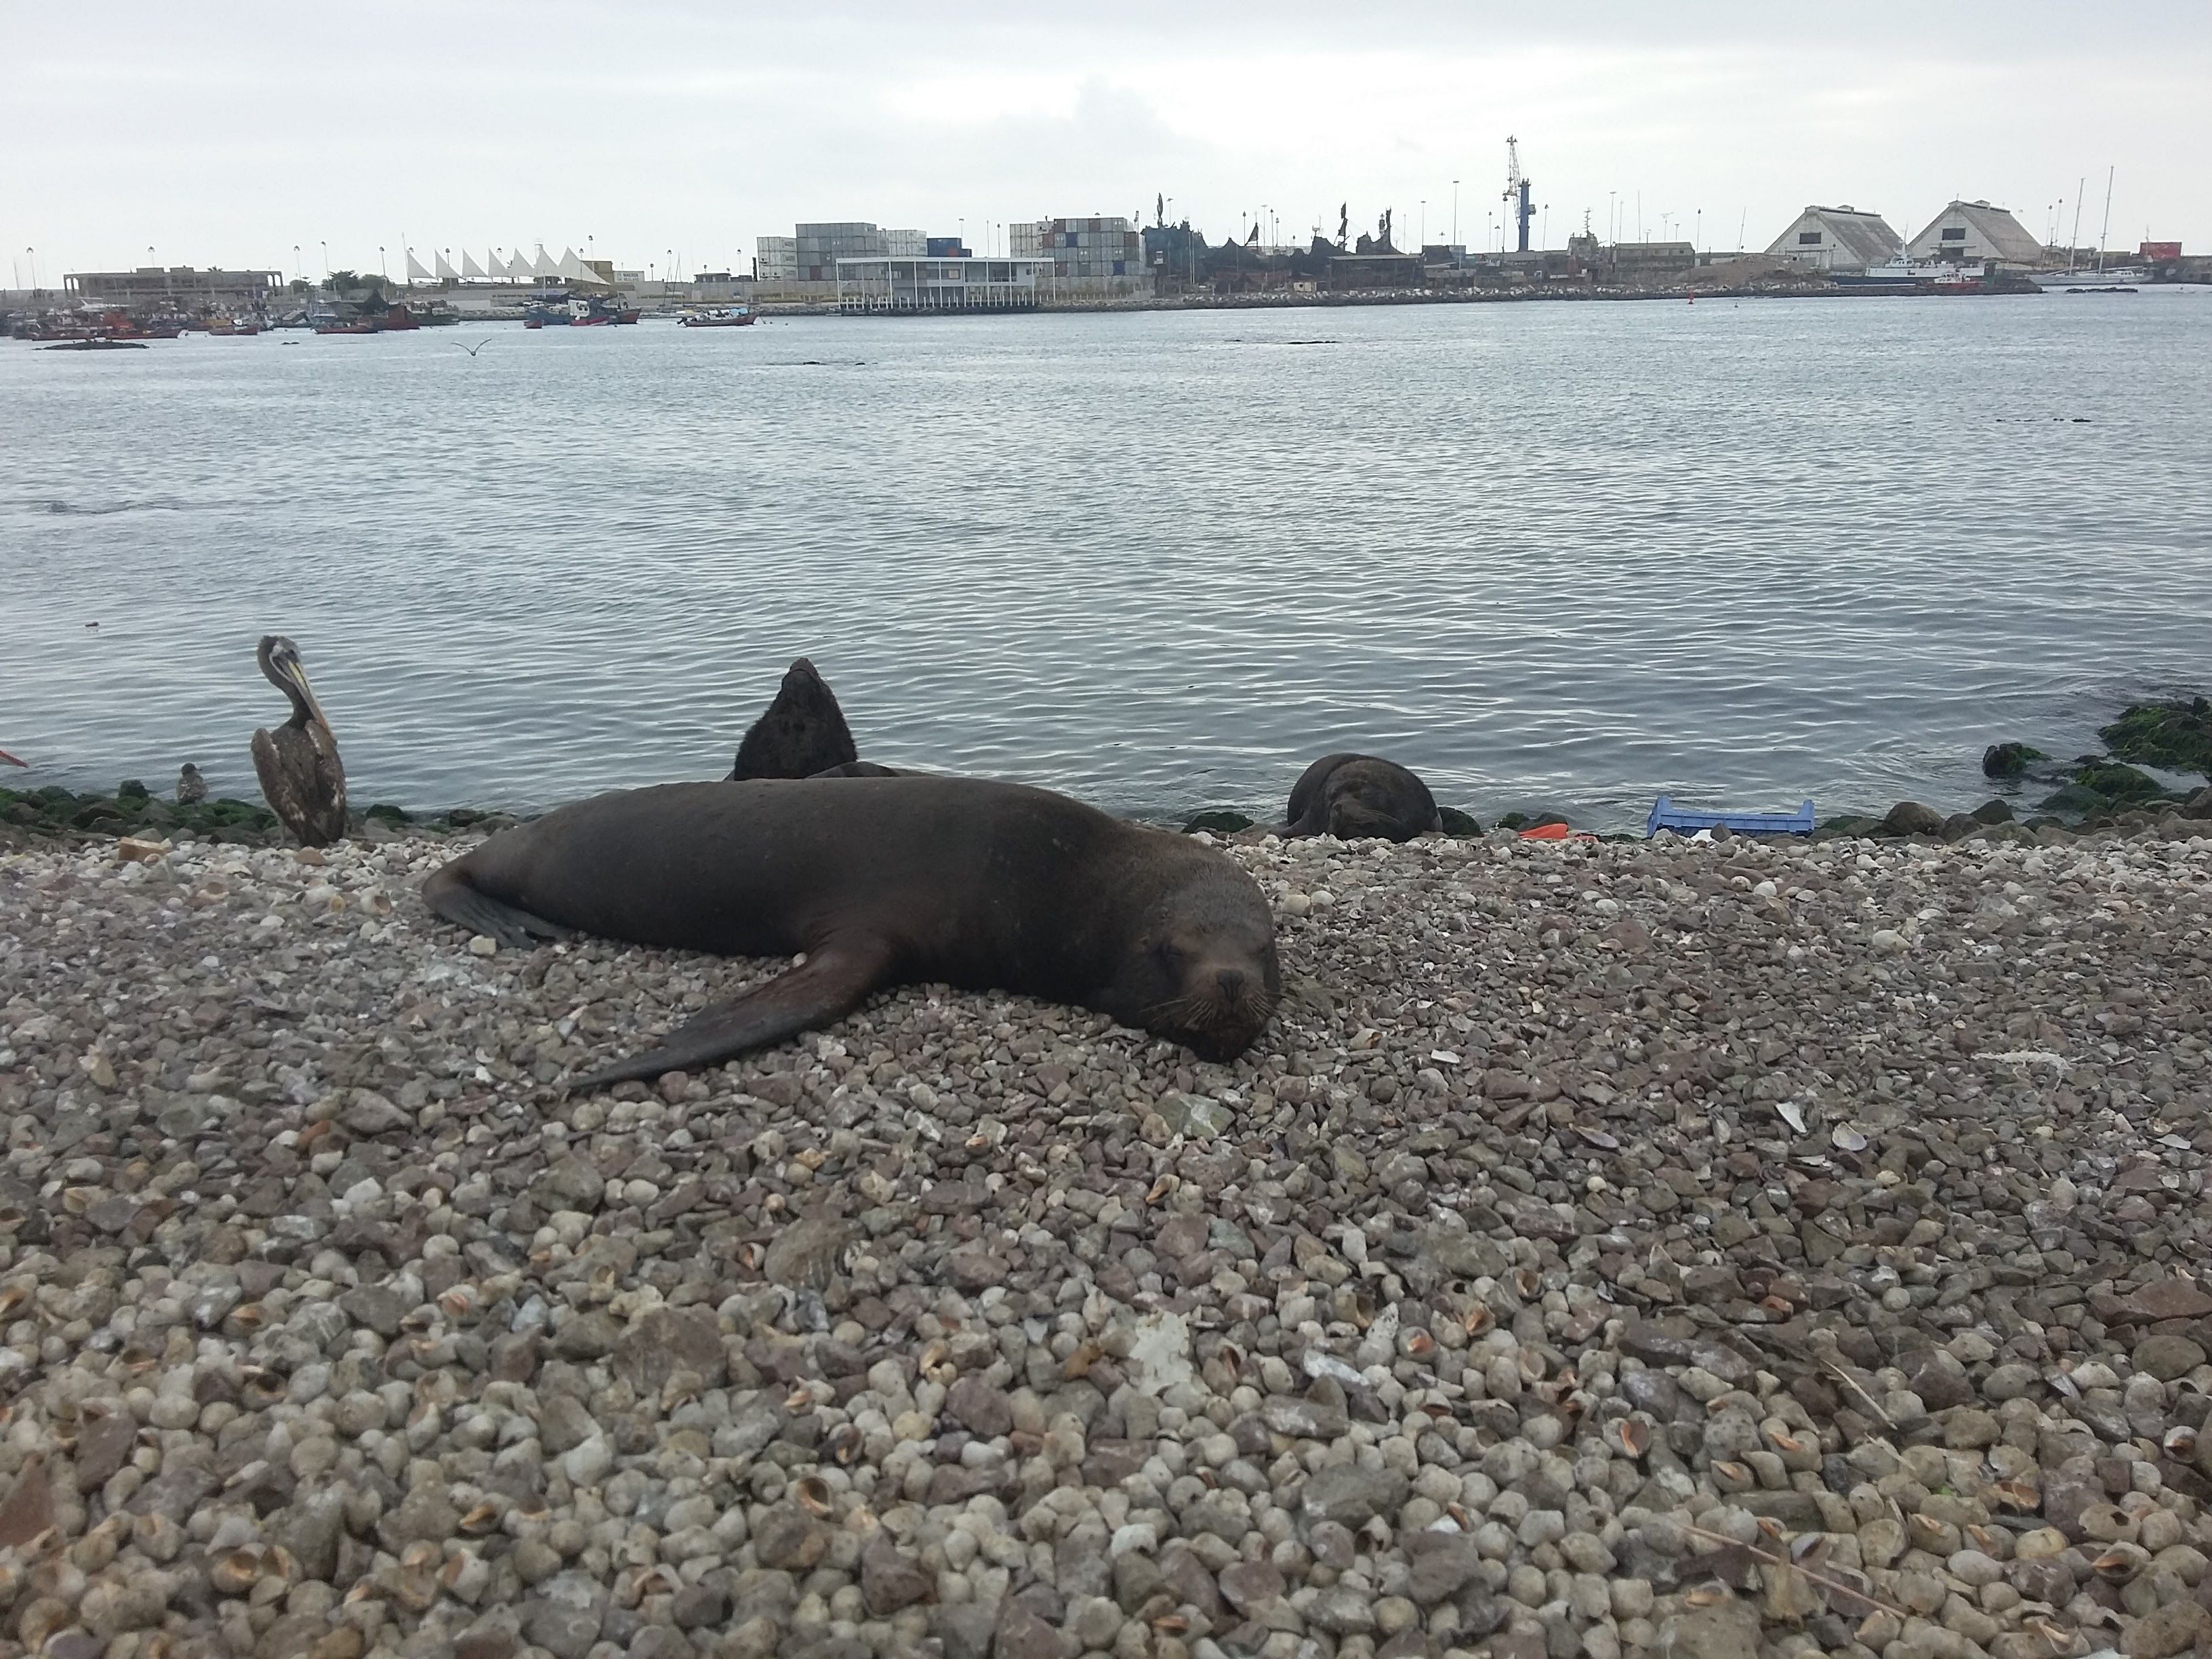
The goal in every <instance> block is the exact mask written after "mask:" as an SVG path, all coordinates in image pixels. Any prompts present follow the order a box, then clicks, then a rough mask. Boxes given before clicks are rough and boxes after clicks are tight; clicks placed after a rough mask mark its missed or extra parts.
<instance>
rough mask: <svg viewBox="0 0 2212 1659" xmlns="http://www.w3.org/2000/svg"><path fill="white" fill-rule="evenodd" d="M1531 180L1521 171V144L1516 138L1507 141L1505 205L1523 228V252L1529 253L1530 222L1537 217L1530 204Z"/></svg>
mask: <svg viewBox="0 0 2212 1659" xmlns="http://www.w3.org/2000/svg"><path fill="white" fill-rule="evenodd" d="M1528 186H1529V179H1528V175H1527V174H1526V173H1522V171H1521V144H1520V141H1519V140H1518V139H1516V138H1511V137H1509V138H1507V139H1506V141H1505V204H1506V206H1507V207H1509V208H1510V209H1511V210H1512V211H1513V217H1514V219H1515V221H1516V222H1517V223H1518V224H1519V225H1520V227H1521V252H1523V253H1526V252H1528V222H1529V221H1530V220H1531V219H1533V218H1534V217H1535V216H1536V210H1535V209H1534V208H1533V207H1531V206H1530V205H1529V204H1528Z"/></svg>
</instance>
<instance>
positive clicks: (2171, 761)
mask: <svg viewBox="0 0 2212 1659" xmlns="http://www.w3.org/2000/svg"><path fill="white" fill-rule="evenodd" d="M2097 735H2098V736H2099V737H2100V738H2103V739H2104V740H2105V745H2106V747H2107V748H2108V749H2110V750H2112V753H2113V754H2114V755H2116V756H2118V757H2119V758H2120V759H2122V760H2124V761H2133V762H2135V763H2136V764H2137V765H2139V766H2157V767H2163V768H2164V769H2166V770H2167V771H2169V772H2201V773H2203V774H2205V775H2208V776H2212V702H2206V701H2205V699H2203V697H2194V698H2191V699H2189V700H2188V701H2186V702H2184V701H2182V700H2181V699H2179V698H2175V699H2174V700H2173V701H2172V702H2138V703H2130V705H2129V706H2128V707H2127V708H2124V709H2123V710H2122V711H2121V713H2120V717H2119V719H2118V720H2114V721H2113V722H2112V724H2111V725H2110V726H2104V727H2101V728H2100V729H2099V731H2098V732H2097Z"/></svg>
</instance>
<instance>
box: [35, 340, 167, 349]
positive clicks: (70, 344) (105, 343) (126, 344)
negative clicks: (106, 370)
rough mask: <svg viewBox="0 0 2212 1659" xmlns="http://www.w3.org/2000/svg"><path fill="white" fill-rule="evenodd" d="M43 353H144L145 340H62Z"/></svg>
mask: <svg viewBox="0 0 2212 1659" xmlns="http://www.w3.org/2000/svg"><path fill="white" fill-rule="evenodd" d="M39 349H40V350H41V351H143V350H145V349H146V343H145V342H144V341H143V340H60V341H57V342H56V343H54V344H52V345H49V346H41V347H40V348H39Z"/></svg>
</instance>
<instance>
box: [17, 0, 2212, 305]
mask: <svg viewBox="0 0 2212 1659" xmlns="http://www.w3.org/2000/svg"><path fill="white" fill-rule="evenodd" d="M2207 84H2212V10H2208V9H2205V8H2204V7H2203V6H2202V5H2201V4H2195V3H2190V4H2183V3H2170V0H2146V3H2137V4H2132V5H2129V6H2124V7H2117V8H2105V9H2085V8H2082V7H2081V6H2079V5H2078V4H2064V5H2062V4H2058V3H2053V0H2028V3H2016V4H2006V5H1999V4H1966V3H1954V4H1943V5H1932V6H1931V5H1925V4H1923V5H1917V6H1914V5H1905V4H1893V3H1884V0H1875V3H1865V4H1857V5H1854V6H1851V7H1848V8H1827V9H1823V10H1821V11H1820V12H1817V13H1815V12H1814V11H1811V10H1810V9H1802V8H1793V7H1776V6H1773V5H1771V4H1756V5H1754V4H1723V3H1717V0H1677V3H1673V4H1669V5H1668V6H1664V7H1655V6H1649V5H1644V4H1631V3H1626V0H1589V3H1585V4H1583V5H1580V6H1577V8H1575V9H1573V10H1572V12H1571V13H1570V14H1566V15H1555V14H1554V12H1553V9H1542V8H1528V7H1525V6H1523V7H1514V8H1508V7H1505V6H1503V5H1494V6H1480V7H1478V6H1469V5H1465V4H1446V3H1420V0H1405V3H1395V4H1394V3H1381V4H1375V5H1370V6H1365V7H1362V8H1358V9H1347V8H1345V7H1343V6H1341V5H1340V4H1337V3H1330V4H1326V5H1324V4H1322V3H1318V0H1282V3H1276V4H1271V5H1267V6H1265V7H1260V6H1240V5H1218V6H1214V7H1212V8H1198V7H1191V6H1189V5H1188V4H1170V3H1167V0H1127V3H1124V4H1121V5H1118V6H1116V7H1115V8H1113V9H1110V10H1101V11H1089V12H1085V13H1084V14H1083V15H1079V16H1073V17H1061V16H1058V15H1054V14H1053V13H1051V12H1048V11H1046V10H1044V9H1037V8H1034V7H1028V6H1019V5H1015V4H1013V3H1011V0H1008V3H972V4H968V5H964V6H963V5H957V4H956V5H952V6H950V7H947V6H944V5H939V6H934V7H931V8H928V9H916V8H914V7H912V6H910V5H907V4H903V3H902V4H898V5H889V4H884V5H845V6H835V5H832V6H827V7H817V8H814V9H804V10H797V11H794V10H793V9H781V8H779V9H755V8H741V9H731V8H728V7H726V6H720V5H711V6H710V5H707V4H704V3H699V4H684V3H666V0H663V3H658V4H631V5H628V6H624V7H623V8H620V9H610V8H605V7H601V6H596V5H584V4H581V3H574V0H550V3H534V4H528V5H526V4H522V3H509V0H495V3H482V4H471V5H468V6H464V7H459V8H456V7H452V6H450V5H447V4H443V3H441V4H438V5H432V4H429V3H425V0H398V3H396V4H393V5H390V6H386V7H384V8H380V9H379V10H378V11H377V12H376V13H375V14H374V18H373V19H371V18H370V17H368V16H367V15H364V14H362V13H361V12H360V11H359V10H358V9H337V10H331V9H312V8H311V9H307V10H306V11H304V12H303V11H301V10H299V9H296V8H293V7H290V6H284V7H277V6H248V7H246V9H245V10H244V13H243V15H234V16H233V17H231V18H230V19H228V24H227V26H226V27H217V28H211V27H208V25H207V22H206V20H205V19H204V18H203V17H201V16H198V15H187V14H180V13H179V12H178V10H177V9H175V8H174V7H173V6H170V5H167V4H166V3H164V4H160V5H156V4H154V3H152V0H113V3H111V4H110V5H108V6H107V7H106V8H104V9H103V12H102V23H101V27H100V28H98V29H97V30H85V29H83V28H82V27H80V26H79V25H78V23H77V22H76V21H75V20H73V19H72V18H70V16H69V15H67V13H66V9H52V8H49V9H46V11H44V12H42V13H40V14H36V15H33V16H31V17H29V18H27V19H26V20H21V21H19V22H18V23H17V24H16V25H15V26H14V32H13V33H12V34H11V40H10V51H9V54H8V55H7V57H6V58H5V59H4V60H0V108H4V109H6V110H7V111H8V112H9V115H8V129H9V130H8V134H7V142H8V149H9V157H8V162H7V167H6V173H5V177H4V188H0V238H5V239H7V240H9V242H10V245H11V246H14V247H15V248H17V249H21V248H22V247H24V246H27V245H35V246H38V247H39V249H40V266H41V270H42V271H43V272H45V273H46V274H48V275H51V274H52V272H54V271H55V270H58V269H60V268H61V267H62V266H64V265H68V266H70V267H73V268H84V267H95V266H105V265H112V264H131V263H137V262H139V261H140V260H143V258H144V257H145V251H146V249H147V247H148V246H149V245H151V246H154V247H155V250H156V257H157V258H161V260H162V261H163V262H164V263H191V264H208V263H214V262H218V261H220V262H226V263H231V264H251V263H270V264H273V263H276V262H279V261H281V262H282V263H283V264H286V265H288V266H289V264H291V263H292V261H293V254H292V249H293V247H294V246H295V245H297V246H300V247H301V250H302V252H301V259H302V260H303V261H304V262H305V263H307V264H308V265H309V266H310V267H311V268H312V267H313V266H315V265H317V264H319V262H320V258H321V253H320V244H321V242H322V241H323V240H324V239H325V238H327V239H328V240H329V242H330V246H331V258H332V260H333V261H334V262H335V263H337V264H350V265H355V266H368V265H372V264H374V262H375V260H376V258H377V254H376V248H377V246H378V245H379V244H382V245H384V246H386V248H387V250H389V252H388V253H387V256H386V257H387V258H388V259H389V260H391V261H392V263H393V264H397V261H398V243H399V238H400V237H401V235H402V234H403V233H404V234H405V235H406V237H407V238H408V240H410V241H411V242H412V243H413V244H414V245H415V246H417V247H418V248H422V249H428V248H431V247H442V246H455V247H458V246H462V245H463V244H464V243H465V244H466V245H468V246H474V247H477V248H481V247H482V246H483V244H484V243H486V242H488V241H496V242H499V243H500V244H501V245H502V246H505V245H507V243H508V242H509V241H510V240H512V239H514V238H518V237H520V238H523V239H525V240H526V242H527V241H531V240H536V239H538V238H541V237H542V238H543V239H544V240H546V241H547V242H548V243H550V244H551V245H552V246H554V247H555V249H556V251H557V249H558V248H559V247H560V246H562V244H564V243H571V242H573V243H575V244H577V245H578V246H582V244H583V243H584V240H585V239H586V236H589V237H591V238H592V240H593V245H594V246H595V247H596V249H597V250H598V251H599V252H601V253H603V254H609V255H611V256H613V257H615V258H618V259H619V260H621V261H622V262H623V263H625V264H646V263H647V261H648V260H652V261H659V260H662V259H665V258H666V257H667V255H668V253H669V252H670V251H671V250H676V251H678V252H679V255H680V257H681V258H682V260H683V263H684V264H687V265H695V266H705V265H708V264H714V265H724V264H734V265H737V266H738V268H743V263H744V260H745V259H746V258H749V257H750V252H751V248H752V242H753V239H754V238H755V237H756V236H757V235H759V234H763V233H769V232H778V231H781V232H787V230H788V227H789V226H790V224H791V223H792V222H793V221H794V220H796V219H800V218H839V217H854V218H869V219H874V220H876V221H877V222H881V223H885V224H898V225H918V226H921V227H923V228H928V229H931V230H933V231H950V230H951V229H952V228H954V227H955V226H956V224H957V222H960V221H961V220H963V219H964V220H965V221H966V223H967V226H968V228H969V234H970V236H971V239H973V238H975V237H976V236H979V235H980V234H981V226H983V225H984V224H985V222H996V221H1000V220H1004V219H1011V218H1021V217H1026V216H1030V215H1033V214H1038V213H1086V212H1091V211H1094V210H1096V211H1104V212H1127V211H1129V210H1131V209H1132V208H1134V207H1136V206H1137V205H1138V204H1140V203H1142V204H1151V202H1152V200H1153V197H1154V195H1155V193H1156V192H1157V193H1164V194H1165V195H1168V196H1170V197H1173V198H1174V199H1175V204H1176V213H1177V215H1178V216H1182V215H1184V214H1188V215H1189V216H1191V217H1192V218H1193V219H1194V221H1196V222H1198V223H1200V225H1201V226H1203V227H1204V228H1206V229H1207V231H1208V232H1209V233H1210V234H1212V235H1214V236H1216V237H1218V236H1221V235H1224V234H1231V233H1232V232H1234V231H1235V230H1236V229H1237V226H1238V224H1239V222H1240V221H1241V220H1242V218H1243V216H1245V215H1247V214H1249V213H1251V212H1254V211H1256V210H1259V209H1260V207H1261V204H1266V205H1267V207H1268V208H1269V209H1270V210H1273V213H1274V214H1275V215H1276V216H1278V217H1279V220H1280V221H1281V222H1282V224H1283V225H1284V227H1285V232H1286V234H1303V233H1304V231H1305V230H1306V229H1307V228H1310V227H1311V226H1312V225H1314V224H1316V223H1326V224H1328V225H1329V226H1330V227H1331V228H1333V227H1334V219H1335V214H1336V209H1337V205H1338V204H1340V203H1341V202H1349V203H1350V204H1351V210H1352V218H1353V220H1354V222H1356V223H1360V224H1365V223H1370V222H1372V221H1373V219H1374V216H1375V215H1376V212H1377V211H1379V210H1381V209H1382V208H1383V207H1385V206H1389V207H1394V208H1395V210H1396V211H1397V215H1398V222H1399V223H1400V224H1401V225H1402V226H1404V227H1405V228H1407V229H1408V230H1413V229H1415V228H1417V222H1418V221H1419V218H1420V216H1422V212H1423V210H1422V209H1421V208H1420V205H1419V204H1420V203H1421V202H1422V201H1423V200H1424V199H1425V200H1426V202H1427V208H1426V210H1425V217H1426V222H1427V229H1428V232H1429V234H1430V236H1431V240H1434V239H1436V238H1437V237H1440V236H1442V235H1443V234H1447V233H1448V232H1449V228H1450V226H1449V220H1450V214H1451V197H1452V192H1453V186H1452V180H1453V179H1455V178H1456V179H1459V180H1460V187H1459V215H1460V223H1459V230H1460V234H1461V237H1462V240H1468V241H1475V240H1480V237H1481V235H1482V234H1483V225H1484V217H1483V216H1484V214H1485V213H1486V212H1487V213H1491V214H1493V215H1494V214H1496V213H1497V212H1498V210H1499V207H1500V204H1499V201H1498V196H1499V191H1500V188H1501V186H1502V184H1503V174H1504V137H1505V135H1506V134H1507V133H1509V132H1512V133H1515V134H1517V135H1518V137H1520V138H1521V140H1522V145H1523V155H1524V160H1525V161H1526V164H1527V166H1528V169H1529V171H1530V173H1531V174H1532V175H1533V176H1534V179H1535V180H1536V193H1537V197H1538V200H1539V201H1540V203H1544V204H1549V209H1550V222H1549V234H1550V238H1551V240H1553V241H1554V242H1557V241H1558V240H1560V239H1561V238H1563V237H1564V236H1565V234H1566V231H1567V230H1568V229H1569V228H1571V227H1572V226H1573V225H1574V224H1575V223H1576V222H1577V221H1578V220H1579V218H1580V216H1581V215H1582V213H1583V210H1590V211H1591V212H1592V214H1593V216H1594V217H1595V218H1596V219H1597V220H1599V221H1600V222H1602V219H1603V216H1604V215H1605V212H1606V203H1607V194H1608V192H1611V193H1612V194H1613V197H1614V198H1615V200H1616V201H1625V202H1626V203H1627V204H1628V207H1627V209H1626V213H1627V215H1628V216H1629V217H1628V220H1627V222H1626V224H1625V232H1626V234H1634V233H1635V225H1634V222H1633V215H1634V211H1635V203H1636V198H1637V196H1638V193H1639V192H1640V193H1641V197H1642V204H1643V214H1644V229H1645V232H1646V234H1655V235H1656V234H1658V224H1659V220H1660V216H1662V215H1666V216H1670V217H1671V218H1672V220H1673V221H1674V224H1675V226H1676V227H1677V234H1680V231H1681V230H1682V229H1684V228H1686V227H1688V226H1690V225H1692V224H1694V223H1695V222H1697V219H1698V216H1699V213H1700V211H1702V213H1703V215H1704V219H1705V228H1706V230H1707V232H1708V233H1709V235H1708V240H1711V241H1712V242H1713V243H1714V244H1715V245H1717V246H1728V245H1732V243H1733V241H1734V240H1735V226H1736V225H1737V224H1742V225H1743V226H1745V227H1746V229H1745V235H1746V237H1747V240H1750V241H1751V242H1753V244H1754V245H1759V244H1763V242H1764V241H1765V240H1766V238H1767V237H1769V236H1771V234H1772V233H1773V229H1774V228H1776V227H1777V226H1778V224H1779V223H1781V222H1784V221H1786V219H1787V218H1788V217H1789V216H1790V215H1791V214H1794V213H1795V212H1796V210H1797V209H1798V208H1800V207H1802V205H1803V204H1805V203H1806V202H1808V201H1811V200H1821V201H1850V202H1852V203H1854V204H1857V205H1860V206H1867V207H1874V208H1876V209H1878V210H1881V211H1882V212H1883V213H1885V214H1887V216H1889V217H1890V219H1891V221H1892V222H1893V224H1895V225H1896V226H1897V227H1898V228H1899V230H1901V231H1905V232H1906V233H1908V234H1909V233H1910V232H1911V231H1912V230H1915V229H1917V228H1918V227H1919V225H1920V223H1921V222H1924V221H1925V220H1926V219H1927V218H1928V217H1929V216H1931V215H1932V214H1933V213H1935V212H1936V210H1937V209H1938V208H1939V207H1940V206H1941V205H1942V203H1943V202H1944V201H1945V200H1947V199H1948V197H1950V196H1951V195H1952V194H1953V193H1954V192H1963V193H1966V194H1968V195H1972V196H1986V197H1990V198H1991V199H1993V200H1996V201H1999V202H2002V203H2004V204H2007V205H2009V206H2011V207H2012V208H2013V209H2014V210H2015V211H2016V212H2017V213H2018V214H2019V215H2020V216H2021V220H2022V221H2023V222H2025V223H2026V224H2027V226H2028V228H2030V229H2031V230H2032V231H2036V232H2041V231H2042V229H2043V228H2044V226H2045V222H2046V218H2047V216H2049V215H2050V213H2051V210H2052V208H2053V204H2055V203H2056V202H2057V199H2058V197H2060V196H2062V195H2063V196H2067V197H2071V196H2072V195H2073V194H2074V193H2075V180H2076V179H2079V178H2081V177H2082V176H2084V175H2092V176H2094V175H2101V173H2103V171H2104V169H2105V168H2106V167H2107V166H2117V167H2118V188H2117V191H2116V196H2115V204H2114V209H2113V222H2114V228H2113V239H2114V240H2115V242H2116V243H2118V242H2120V241H2123V240H2126V241H2132V240H2135V239H2136V237H2138V236H2140V235H2141V234H2142V231H2143V230H2144V228H2145V227H2146V225H2148V227H2149V228H2153V229H2154V230H2155V231H2156V232H2157V234H2160V235H2163V236H2168V237H2172V236H2179V237H2181V238H2183V239H2184V240H2187V241H2189V242H2191V243H2192V244H2193V245H2195V246H2200V247H2201V246H2206V245H2207V244H2212V175H2208V174H2207V173H2206V172H2205V170H2204V169H2203V167H2201V166H2199V165H2197V154H2198V151H2199V149H2201V143H2200V142H2199V137H2198V134H2197V131H2196V130H2195V128H2196V124H2197V113H2196V111H2197V105H2198V104H2199V103H2200V102H2201V100H2202V94H2203V87H2204V86H2206V85H2207ZM2090 196H2091V206H2092V210H2091V213H2090V214H2089V215H2087V216H2085V225H2086V223H2087V222H2090V221H2093V220H2094V219H2095V218H2097V217H2099V216H2100V215H2101V209H2102V191H2101V189H2100V187H2098V185H2097V184H2096V183H2093V185H2092V186H2091V190H2090Z"/></svg>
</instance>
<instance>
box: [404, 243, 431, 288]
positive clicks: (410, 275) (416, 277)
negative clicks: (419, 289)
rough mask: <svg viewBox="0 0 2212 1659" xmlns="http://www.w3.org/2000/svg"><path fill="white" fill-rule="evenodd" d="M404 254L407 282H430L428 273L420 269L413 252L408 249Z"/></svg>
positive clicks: (420, 265)
mask: <svg viewBox="0 0 2212 1659" xmlns="http://www.w3.org/2000/svg"><path fill="white" fill-rule="evenodd" d="M406 253H407V280H408V281H409V282H410V283H427V282H428V281H429V280H430V273H429V272H428V271H427V270H423V269H422V261H421V260H420V259H418V258H416V257H415V250H414V249H413V248H411V247H410V248H409V249H407V250H406Z"/></svg>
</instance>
